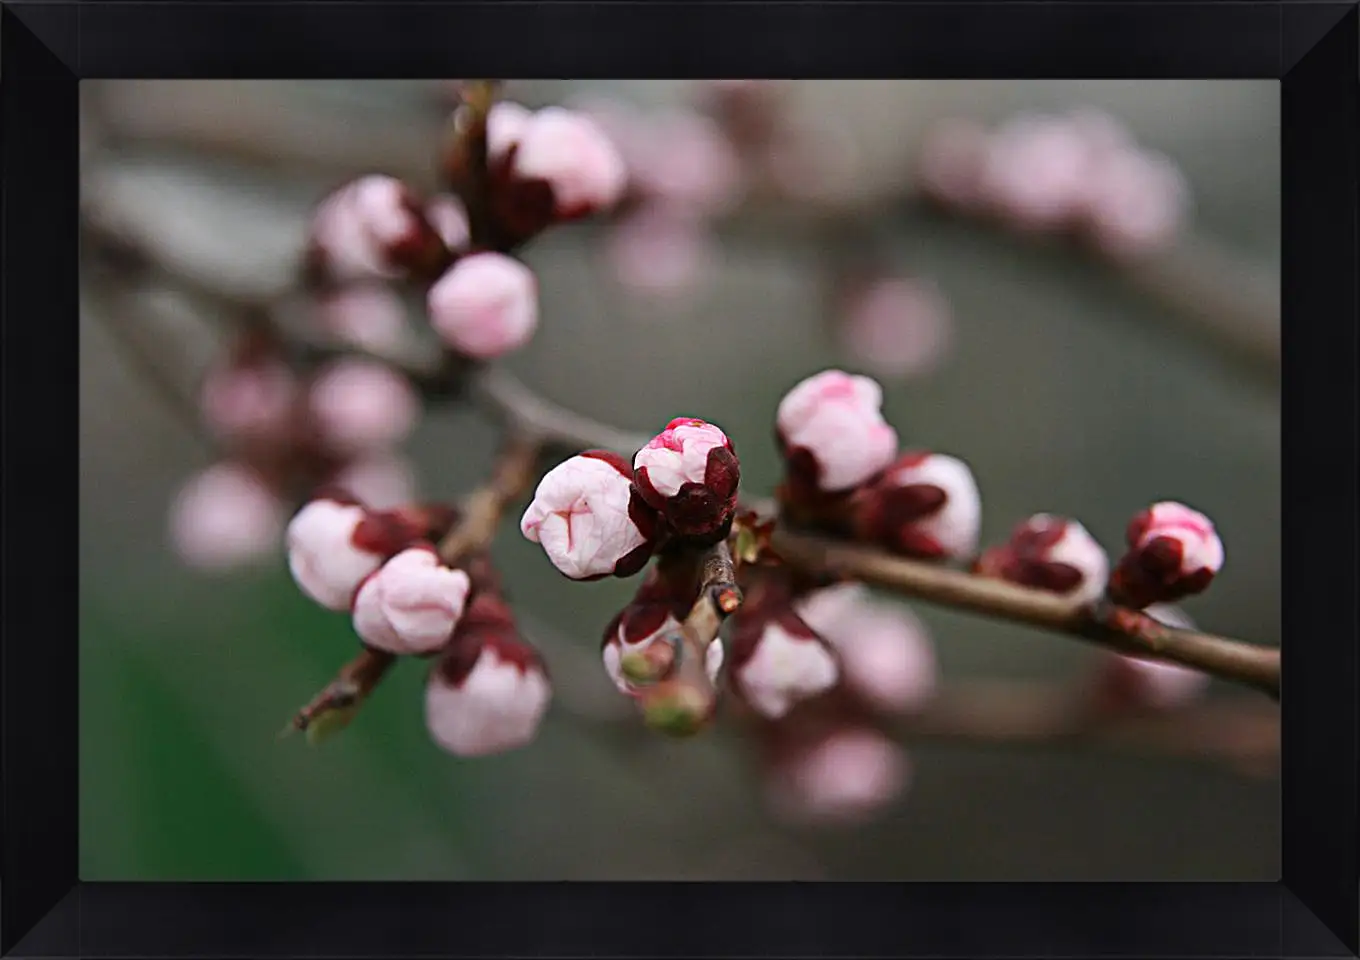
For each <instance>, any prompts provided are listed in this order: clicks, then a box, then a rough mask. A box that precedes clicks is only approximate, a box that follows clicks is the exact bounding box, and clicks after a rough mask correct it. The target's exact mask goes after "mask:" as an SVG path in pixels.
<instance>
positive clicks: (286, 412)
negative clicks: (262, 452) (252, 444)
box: [199, 359, 298, 440]
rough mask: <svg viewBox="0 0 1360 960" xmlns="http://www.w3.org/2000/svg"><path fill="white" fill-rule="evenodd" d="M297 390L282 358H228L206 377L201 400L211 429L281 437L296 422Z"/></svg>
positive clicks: (229, 435)
mask: <svg viewBox="0 0 1360 960" xmlns="http://www.w3.org/2000/svg"><path fill="white" fill-rule="evenodd" d="M297 392H298V384H297V379H296V378H295V377H294V376H293V372H292V371H291V370H290V369H289V368H288V365H287V364H285V363H283V362H282V361H279V360H273V359H265V360H260V361H257V362H251V363H235V362H227V363H225V364H221V365H219V366H217V367H215V368H213V369H212V370H209V371H208V374H207V376H205V377H204V378H203V385H202V388H201V390H200V392H199V402H200V403H201V405H202V408H203V417H204V420H206V421H207V424H208V427H209V429H211V430H212V431H213V433H215V434H216V435H217V436H219V437H221V438H223V439H244V440H264V439H278V438H280V437H282V436H284V435H286V434H287V432H288V430H289V428H290V426H291V424H292V416H293V402H294V398H295V397H296V396H297Z"/></svg>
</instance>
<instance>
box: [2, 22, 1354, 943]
mask: <svg viewBox="0 0 1360 960" xmlns="http://www.w3.org/2000/svg"><path fill="white" fill-rule="evenodd" d="M1358 28H1360V16H1358V15H1357V10H1356V5H1355V3H1353V2H1336V3H1332V2H1320V3H1280V2H1274V3H1254V2H1248V3H1203V2H1201V3H1162V4H1153V3H1146V4H1133V3H1093V2H1071V3H1050V4H1042V5H1040V4H1006V3H962V2H952V3H951V2H943V3H933V4H906V3H900V4H888V3H839V4H838V3H834V2H827V3H805V2H799V3H780V2H769V3H761V4H754V3H746V4H725V5H720V4H714V3H699V2H687V3H667V2H647V3H627V4H623V3H619V4H614V3H574V2H557V3H535V4H523V3H466V4H437V3H396V2H389V3H376V2H363V3H347V4H319V3H292V4H261V3H250V2H235V3H220V2H219V3H202V4H179V3H120V2H101V3H89V4H76V3H60V2H46V3H20V2H10V3H5V4H4V5H3V11H0V71H2V74H0V162H2V163H3V167H2V171H3V180H2V181H0V183H2V184H3V186H2V187H0V211H2V218H3V222H2V227H3V229H2V232H0V245H2V246H0V250H2V253H0V258H2V265H3V273H2V274H0V284H3V287H2V289H0V307H2V308H3V322H2V323H0V358H3V379H0V404H2V406H0V409H2V410H3V417H4V423H3V428H2V429H0V453H2V455H3V459H2V460H0V482H3V528H0V529H3V537H4V544H3V549H4V554H3V568H0V569H2V570H3V607H2V609H3V616H4V627H5V629H4V637H3V647H2V648H0V649H2V651H3V659H2V660H0V663H2V664H3V675H2V676H3V680H2V681H0V682H2V683H3V687H2V689H3V701H2V703H0V723H2V724H3V726H2V727H0V737H3V754H2V755H0V759H2V761H3V763H2V766H0V791H2V792H3V809H2V810H0V829H3V836H2V838H0V844H2V845H0V952H3V953H4V954H5V955H12V956H32V957H38V956H76V955H84V956H94V957H102V956H146V957H158V956H181V955H190V954H194V955H207V954H212V955H238V956H261V957H265V956H269V957H273V956H299V955H304V954H307V955H312V954H315V955H336V956H339V955H344V956H353V957H359V956H363V957H368V956H374V957H377V956H388V955H391V956H398V955H400V956H425V955H436V954H438V955H449V956H528V955H549V954H551V955H563V956H565V955H573V956H583V955H591V956H616V955H618V956H623V955H635V956H644V955H658V956H659V955H677V956H678V955H688V956H718V955H723V956H734V955H743V956H757V955H759V956H763V955H772V956H775V955H785V956H792V955H803V956H810V955H818V956H820V955H840V956H846V955H857V956H889V955H891V956H926V955H930V956H971V955H985V956H1019V955H1026V956H1077V955H1080V956H1110V955H1116V954H1117V955H1121V956H1145V957H1158V956H1172V955H1175V956H1209V955H1214V956H1225V955H1228V956H1246V955H1252V956H1315V957H1321V956H1329V957H1330V956H1347V955H1350V956H1354V955H1356V953H1357V949H1360V947H1358V945H1357V941H1358V939H1360V920H1358V918H1357V917H1358V914H1360V880H1358V874H1357V859H1358V855H1357V849H1358V848H1360V834H1357V829H1356V820H1357V811H1358V808H1360V800H1358V799H1357V798H1358V795H1357V773H1356V771H1357V768H1358V766H1360V763H1358V761H1360V757H1358V756H1357V749H1356V748H1357V729H1358V727H1360V725H1358V724H1357V717H1358V716H1360V715H1358V714H1357V630H1356V623H1357V602H1356V594H1357V583H1358V582H1360V570H1358V569H1357V540H1356V529H1357V526H1356V519H1357V511H1356V489H1357V482H1356V481H1357V457H1356V433H1357V431H1356V428H1357V381H1356V364H1357V357H1358V355H1360V351H1358V349H1357V343H1358V341H1357V318H1356V305H1357V304H1356V300H1357V285H1356V266H1357V253H1358V251H1357V212H1358V209H1357V190H1356V181H1357V175H1356V171H1357V139H1358V130H1360V113H1357V66H1358V64H1357V39H1360V30H1358ZM468 35H475V36H477V37H478V41H477V43H474V44H463V43H457V42H454V41H455V38H457V37H459V36H468ZM445 75H450V76H471V75H494V76H514V77H544V76H547V77H554V76H573V77H620V76H628V77H645V76H653V77H656V76H664V77H684V76H729V77H741V76H760V77H770V76H776V77H777V76H788V77H893V76H899V75H907V76H913V77H1016V78H1022V77H1079V78H1102V77H1148V78H1151V77H1183V78H1192V77H1194V78H1201V77H1215V78H1279V79H1280V80H1281V82H1282V84H1283V91H1282V110H1283V125H1282V130H1283V133H1282V139H1283V142H1282V150H1283V177H1284V211H1283V229H1284V247H1283V250H1284V254H1283V317H1284V328H1283V331H1282V333H1283V371H1282V375H1283V390H1284V402H1283V416H1284V436H1283V457H1284V464H1283V469H1284V496H1285V497H1286V498H1287V503H1286V505H1285V509H1284V512H1283V517H1284V543H1285V545H1286V550H1287V553H1288V556H1287V559H1286V563H1285V564H1284V570H1285V573H1284V577H1285V584H1284V597H1285V605H1284V610H1285V613H1284V618H1285V624H1284V631H1283V635H1284V636H1285V637H1287V638H1288V641H1287V642H1286V643H1284V644H1283V657H1284V668H1283V677H1284V695H1283V699H1282V709H1283V711H1284V714H1283V739H1284V747H1283V763H1282V789H1283V817H1284V823H1283V877H1282V878H1281V880H1280V881H1279V882H1278V883H1263V884H1246V883H1238V884H1209V883H1204V884H1197V883H1182V884H1170V883H1166V884H1161V883H1142V884H1120V883H1106V884H1075V883H1073V884H1051V883H1033V884H948V885H946V884H937V885H932V884H806V883H805V884H732V885H718V884H678V883H674V884H672V883H649V884H585V883H571V884H568V883H560V884H514V885H494V884H478V883H462V884H272V885H264V884H212V883H208V884H171V883H146V884H106V883H82V882H80V880H79V877H78V876H77V862H78V859H77V790H78V787H79V784H78V777H77V750H78V744H77V736H76V730H77V711H78V709H79V705H78V702H77V694H78V689H77V682H76V678H77V669H76V663H77V661H76V656H77V653H76V651H77V642H78V630H79V625H78V605H77V604H76V602H75V595H76V592H77V591H76V579H75V578H76V574H75V573H74V572H73V567H74V563H73V558H74V554H75V551H74V549H73V547H74V544H75V543H76V538H77V537H78V536H79V529H78V521H77V516H76V511H75V509H74V507H73V505H74V503H75V495H74V487H75V483H76V477H77V472H76V471H77V470H78V469H79V468H80V462H79V457H78V453H77V450H76V448H75V445H74V444H72V443H71V440H70V438H71V437H72V436H74V435H75V430H76V425H77V424H76V412H75V411H76V393H75V391H74V389H73V384H75V383H76V382H77V379H76V378H77V364H78V360H77V356H78V349H77V346H78V344H77V324H76V318H77V310H78V294H77V279H78V276H77V273H78V271H77V258H76V247H77V237H76V233H77V229H78V227H77V220H78V197H77V189H78V186H77V184H78V132H77V83H78V81H79V80H80V79H83V78H114V77H141V78H153V77H164V78H169V77H268V78H291V77H299V78H301V77H337V76H363V77H418V76H445ZM67 484H69V487H68V486H67ZM59 571H60V572H59ZM67 571H72V572H70V573H67ZM658 930H665V931H667V934H666V935H665V936H658V935H657V931H658Z"/></svg>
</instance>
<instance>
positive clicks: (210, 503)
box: [170, 462, 286, 570]
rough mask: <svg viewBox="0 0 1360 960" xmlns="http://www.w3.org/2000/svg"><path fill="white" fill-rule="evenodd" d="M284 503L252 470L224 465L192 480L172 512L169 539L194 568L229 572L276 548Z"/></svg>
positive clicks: (212, 468)
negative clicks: (226, 570) (227, 570)
mask: <svg viewBox="0 0 1360 960" xmlns="http://www.w3.org/2000/svg"><path fill="white" fill-rule="evenodd" d="M285 519H286V513H285V508H284V505H283V502H282V501H281V500H280V499H279V498H278V496H277V495H276V494H275V493H274V491H273V490H271V489H270V488H269V487H268V485H266V484H265V482H264V481H263V480H262V479H261V478H260V477H259V476H257V475H256V474H255V473H254V472H253V471H251V470H250V469H248V468H246V467H244V466H241V465H239V464H235V463H231V462H224V463H219V464H216V465H214V466H212V467H209V468H208V469H207V470H204V471H203V472H202V473H200V474H198V475H197V476H195V477H193V478H192V479H191V480H189V481H188V482H187V483H186V484H185V485H184V486H183V487H182V488H181V489H180V492H179V494H178V495H177V496H176V497H175V500H174V503H173V504H172V505H171V508H170V540H171V543H172V545H173V546H174V549H175V552H176V553H177V554H179V556H180V557H181V558H182V559H183V560H184V561H185V562H186V563H188V564H189V565H190V566H193V567H198V568H200V569H204V570H225V569H229V568H231V567H236V566H240V565H241V564H244V563H249V562H251V561H254V560H257V559H259V558H261V557H264V556H266V555H268V554H270V553H271V552H272V551H274V550H276V549H277V544H278V539H279V534H280V533H281V532H282V530H283V523H284V520H285Z"/></svg>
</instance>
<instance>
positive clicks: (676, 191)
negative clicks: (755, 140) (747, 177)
mask: <svg viewBox="0 0 1360 960" xmlns="http://www.w3.org/2000/svg"><path fill="white" fill-rule="evenodd" d="M647 127H648V129H645V130H644V131H642V135H641V136H640V137H639V138H638V143H637V148H636V149H635V150H633V151H630V152H631V153H632V154H633V162H632V163H631V169H632V174H633V179H634V181H635V182H636V184H637V186H638V188H639V189H641V190H642V191H643V192H644V193H646V194H647V195H649V196H651V197H654V198H656V199H658V200H661V201H664V202H666V203H668V204H674V205H675V206H677V207H679V208H681V209H682V210H686V211H688V212H690V213H692V214H694V215H696V216H714V215H717V214H720V213H722V212H724V211H725V210H728V209H730V208H731V206H732V205H733V203H735V202H736V200H737V199H738V198H739V194H740V190H741V175H742V171H741V160H740V158H739V157H738V156H737V152H736V149H735V148H734V147H733V146H732V142H731V141H730V140H728V139H727V136H726V134H724V133H723V130H722V128H721V127H720V126H718V124H717V123H715V122H714V121H713V120H712V119H710V118H708V117H705V116H704V115H703V114H700V113H695V112H690V111H673V112H667V113H662V114H659V115H656V116H654V117H652V118H651V120H650V123H648V124H647Z"/></svg>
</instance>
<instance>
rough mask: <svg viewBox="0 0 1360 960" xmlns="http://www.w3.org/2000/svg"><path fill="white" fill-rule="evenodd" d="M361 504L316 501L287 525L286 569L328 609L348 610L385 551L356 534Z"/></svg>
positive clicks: (362, 517) (362, 518)
mask: <svg viewBox="0 0 1360 960" xmlns="http://www.w3.org/2000/svg"><path fill="white" fill-rule="evenodd" d="M367 518H368V511H366V510H365V509H364V508H363V507H360V506H356V505H352V504H342V503H337V502H336V501H334V500H329V499H322V500H313V501H311V502H310V503H308V504H307V505H306V506H305V507H303V508H302V509H301V510H299V511H298V512H297V515H296V516H294V517H293V519H292V522H290V523H289V524H288V534H287V543H288V568H289V570H291V571H292V574H293V579H294V580H296V581H297V585H298V586H299V587H300V588H301V589H302V592H303V593H305V594H306V595H307V596H309V597H311V598H312V599H313V600H315V601H316V602H317V603H319V604H321V605H322V606H323V607H326V608H328V609H330V610H348V609H349V608H350V604H351V602H352V601H353V599H354V593H355V591H356V590H358V589H359V584H360V583H362V582H363V580H364V578H365V577H367V576H368V575H369V574H370V573H372V572H373V571H375V570H377V569H378V568H379V567H380V566H382V563H383V560H384V559H386V557H385V554H384V553H383V552H382V551H380V550H377V549H375V548H374V545H372V544H368V543H365V542H364V541H363V539H362V538H361V537H359V536H356V534H358V533H359V531H360V525H361V524H363V522H364V521H365V520H366V519H367Z"/></svg>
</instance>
